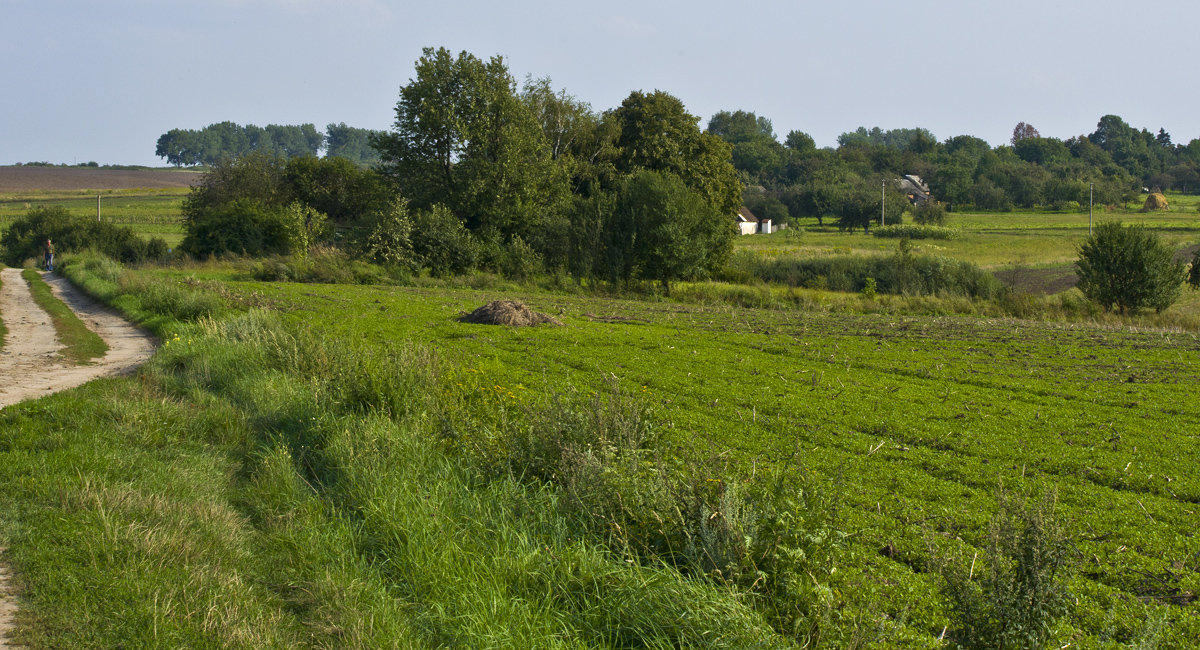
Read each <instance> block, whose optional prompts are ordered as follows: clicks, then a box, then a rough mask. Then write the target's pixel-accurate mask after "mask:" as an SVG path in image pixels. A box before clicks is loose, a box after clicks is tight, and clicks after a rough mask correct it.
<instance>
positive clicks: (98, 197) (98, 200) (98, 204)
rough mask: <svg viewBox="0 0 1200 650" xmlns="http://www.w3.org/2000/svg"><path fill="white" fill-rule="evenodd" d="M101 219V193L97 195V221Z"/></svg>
mask: <svg viewBox="0 0 1200 650" xmlns="http://www.w3.org/2000/svg"><path fill="white" fill-rule="evenodd" d="M99 220H100V195H99V194H97V195H96V221H99Z"/></svg>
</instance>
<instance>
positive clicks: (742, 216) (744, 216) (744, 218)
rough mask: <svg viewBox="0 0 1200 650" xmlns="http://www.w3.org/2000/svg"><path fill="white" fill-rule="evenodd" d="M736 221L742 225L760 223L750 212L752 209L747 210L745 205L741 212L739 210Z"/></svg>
mask: <svg viewBox="0 0 1200 650" xmlns="http://www.w3.org/2000/svg"><path fill="white" fill-rule="evenodd" d="M736 219H737V220H738V221H740V222H741V223H758V217H756V216H754V213H753V212H751V211H750V208H747V207H746V206H744V205H743V206H742V209H741V210H738V213H737V217H736Z"/></svg>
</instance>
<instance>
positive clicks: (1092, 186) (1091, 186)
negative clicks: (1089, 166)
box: [1088, 183, 1096, 237]
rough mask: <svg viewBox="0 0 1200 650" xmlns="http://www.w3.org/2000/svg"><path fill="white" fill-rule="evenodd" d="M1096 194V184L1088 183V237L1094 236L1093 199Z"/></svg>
mask: <svg viewBox="0 0 1200 650" xmlns="http://www.w3.org/2000/svg"><path fill="white" fill-rule="evenodd" d="M1095 193H1096V184H1095V183H1088V237H1091V236H1092V197H1093V196H1094V195H1095Z"/></svg>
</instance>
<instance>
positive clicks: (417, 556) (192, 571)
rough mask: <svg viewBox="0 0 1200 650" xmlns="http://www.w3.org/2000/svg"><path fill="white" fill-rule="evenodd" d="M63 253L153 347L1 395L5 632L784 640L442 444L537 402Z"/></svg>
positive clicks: (551, 499)
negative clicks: (7, 563)
mask: <svg viewBox="0 0 1200 650" xmlns="http://www.w3.org/2000/svg"><path fill="white" fill-rule="evenodd" d="M64 266H65V271H66V272H67V273H68V274H72V275H73V276H74V277H76V278H78V279H80V280H82V281H83V282H84V284H87V285H88V286H89V287H90V288H91V290H93V291H95V292H96V293H98V294H100V295H104V296H106V297H107V298H109V299H110V300H113V301H114V302H115V303H116V304H120V305H123V306H124V308H126V309H127V310H128V311H129V312H130V313H133V314H137V315H139V316H141V317H143V318H145V317H147V316H150V315H152V314H155V315H156V316H157V318H158V320H157V321H156V322H155V324H154V327H155V328H156V331H157V333H158V334H159V335H160V336H162V337H163V338H164V339H165V340H166V341H167V342H166V343H165V344H164V347H163V349H162V350H161V351H160V352H159V354H158V355H156V357H155V358H154V360H152V361H151V363H150V364H149V365H148V366H147V367H146V369H145V370H144V371H143V373H142V374H141V376H140V377H138V378H136V379H116V380H105V381H99V382H93V383H91V384H89V385H87V386H86V387H84V388H82V389H79V390H76V391H72V392H70V393H69V394H64V395H58V396H54V397H50V398H47V399H43V400H39V401H36V402H30V403H26V404H22V405H19V406H16V407H12V408H9V409H5V410H4V411H3V412H0V432H3V433H2V434H0V500H2V501H3V502H4V503H5V505H6V507H5V508H4V512H5V513H7V514H6V517H5V518H4V519H2V520H0V532H3V533H4V536H5V537H6V538H7V539H6V542H7V545H8V546H9V549H10V550H9V559H10V560H11V564H12V566H13V568H14V570H15V574H16V583H17V586H18V588H19V589H20V591H21V592H22V594H23V595H24V596H23V600H22V610H21V612H20V614H19V621H18V622H19V624H20V625H21V626H22V631H21V636H20V637H19V638H18V641H20V642H23V643H28V644H30V645H35V646H43V645H44V646H52V647H77V646H82V645H88V646H101V647H103V646H121V645H130V644H133V645H154V646H163V645H166V646H226V645H229V646H238V647H296V646H308V645H312V646H320V647H331V646H337V647H396V646H399V647H426V646H427V647H442V646H448V645H453V646H461V647H500V646H506V647H547V648H552V647H629V646H638V647H664V648H665V647H680V646H684V647H701V646H703V647H731V648H744V647H785V646H787V645H789V643H788V642H787V641H786V640H785V639H784V638H782V637H780V636H779V635H777V634H776V633H774V632H773V631H771V629H770V628H769V626H768V625H767V622H766V619H765V618H764V616H763V615H762V614H761V613H759V612H758V611H756V610H755V609H754V608H753V607H751V606H750V603H749V602H748V601H746V600H744V599H743V598H741V597H739V596H738V595H737V594H736V592H735V591H731V590H730V589H729V588H727V587H719V586H717V585H716V584H714V583H713V582H711V581H709V580H707V579H702V578H699V579H693V578H686V577H684V576H683V575H682V574H681V573H680V572H679V571H677V570H675V569H673V568H670V567H667V566H664V565H663V564H661V563H659V562H655V561H653V559H652V558H648V557H643V556H639V555H637V554H636V552H635V551H634V549H633V548H632V547H626V548H627V553H624V554H623V553H621V552H618V551H615V550H614V549H613V547H612V546H611V545H609V544H605V543H604V542H603V541H601V538H600V537H598V536H596V535H595V534H593V533H590V532H589V527H591V526H595V525H596V524H595V522H594V521H593V517H592V516H590V514H589V513H587V512H584V511H583V510H581V509H580V508H579V507H578V506H577V505H572V504H573V503H575V501H572V500H571V499H570V498H569V495H567V494H565V493H563V492H561V491H558V490H556V489H553V488H551V487H548V486H547V485H545V484H544V483H541V482H538V481H533V480H530V479H529V478H528V477H524V478H523V477H522V475H521V474H520V473H519V472H514V471H511V468H512V467H515V466H514V465H504V466H497V465H495V463H496V460H497V459H490V460H489V462H486V463H485V462H483V459H482V458H480V457H478V456H475V455H473V454H471V453H470V452H469V451H467V450H466V448H464V447H463V446H462V445H461V444H459V443H458V442H456V441H458V440H460V439H461V438H462V437H463V436H464V435H465V434H467V433H470V434H471V436H472V437H473V438H474V437H476V436H478V435H481V434H482V433H483V432H484V431H486V430H488V429H486V428H482V427H480V428H472V429H464V427H465V426H469V425H470V424H471V423H472V422H476V421H482V422H491V423H493V424H494V425H495V426H496V427H502V426H515V427H516V428H518V429H519V428H521V425H522V423H523V422H529V420H526V419H525V418H527V417H532V416H531V415H522V413H521V412H520V411H515V410H512V411H508V410H498V409H497V408H496V404H495V403H494V402H478V401H474V400H463V399H462V398H461V396H458V395H456V392H455V390H454V386H453V383H452V382H450V381H449V376H448V375H446V374H445V372H446V368H445V367H444V366H443V364H442V363H441V362H439V361H438V360H437V359H436V358H435V356H434V355H433V354H432V353H431V352H430V351H429V349H428V348H425V347H422V346H408V345H401V346H385V347H382V348H381V347H378V346H376V345H374V344H371V345H363V344H356V343H345V344H336V343H331V342H330V341H329V340H328V339H320V338H318V337H314V336H311V335H310V334H307V333H306V329H305V328H304V327H297V326H286V325H282V324H280V323H279V322H278V321H277V320H276V319H275V317H273V316H271V315H269V314H266V313H263V312H261V311H252V312H249V313H242V314H240V315H239V314H233V315H230V314H229V313H228V312H227V311H226V309H225V308H224V307H222V306H220V305H217V304H214V303H213V302H212V296H211V295H210V294H205V293H203V292H201V291H196V290H193V289H188V288H186V287H180V286H179V285H177V284H175V283H172V282H170V281H162V280H158V281H155V280H142V281H135V282H131V281H130V280H129V279H128V277H126V276H122V275H121V274H120V273H119V272H118V271H117V270H115V269H114V268H113V267H112V265H109V264H103V263H95V264H94V265H93V267H92V268H91V269H90V270H88V271H87V272H84V270H83V269H82V268H81V267H82V264H81V265H79V266H75V267H72V266H71V265H64ZM164 306H173V307H174V308H176V311H177V312H178V313H190V314H191V316H192V320H193V322H192V323H191V324H187V323H180V322H178V321H173V320H171V319H169V318H166V317H165V315H164V314H162V313H161V312H159V311H158V309H159V308H161V307H164ZM214 316H215V317H216V318H215V319H214V318H213V317H214ZM197 319H198V322H197ZM599 408H600V410H601V411H603V410H604V407H603V406H602V405H601V406H600V407H599ZM617 408H618V410H619V411H620V410H621V407H619V406H618V407H617ZM622 412H623V411H622ZM562 414H563V413H559V414H558V415H562ZM549 419H550V416H549V415H547V416H546V417H545V418H543V420H549ZM555 419H557V420H560V421H561V420H562V419H563V418H562V417H558V416H555ZM583 421H590V420H588V419H587V418H584V420H583ZM503 422H507V423H508V424H503V425H502V423H503ZM490 430H492V431H498V430H499V429H498V428H492V429H490ZM504 430H506V431H508V430H511V429H504ZM595 442H596V443H597V450H600V449H601V448H602V447H604V446H605V444H604V443H603V440H600V439H597V440H595ZM493 449H494V447H493ZM580 451H582V450H580ZM588 457H591V456H590V455H587V454H585V456H583V457H581V459H580V462H579V464H578V468H580V471H583V470H584V469H586V468H587V467H590V466H591V465H589V463H588V462H587V461H586V458H588ZM506 468H509V469H506ZM595 476H596V477H597V478H600V477H601V475H599V474H597V475H595ZM605 476H609V474H605ZM597 482H600V481H597ZM664 515H667V516H669V513H664ZM628 553H634V554H633V555H630V554H628ZM639 560H649V561H639Z"/></svg>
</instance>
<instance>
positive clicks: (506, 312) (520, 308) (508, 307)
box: [458, 300, 563, 327]
mask: <svg viewBox="0 0 1200 650" xmlns="http://www.w3.org/2000/svg"><path fill="white" fill-rule="evenodd" d="M458 320H459V321H460V322H463V323H479V324H482V325H511V326H513V327H531V326H533V325H542V324H548V325H557V326H559V327H562V325H563V322H562V321H560V320H558V319H557V318H555V317H553V316H547V315H546V314H542V313H539V312H536V311H533V310H532V309H530V308H529V307H527V306H525V303H523V302H518V301H516V300H493V301H492V302H489V303H488V304H486V305H484V306H482V307H480V308H479V309H476V310H475V311H473V312H471V313H469V314H463V315H462V316H461V317H459V319H458Z"/></svg>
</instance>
